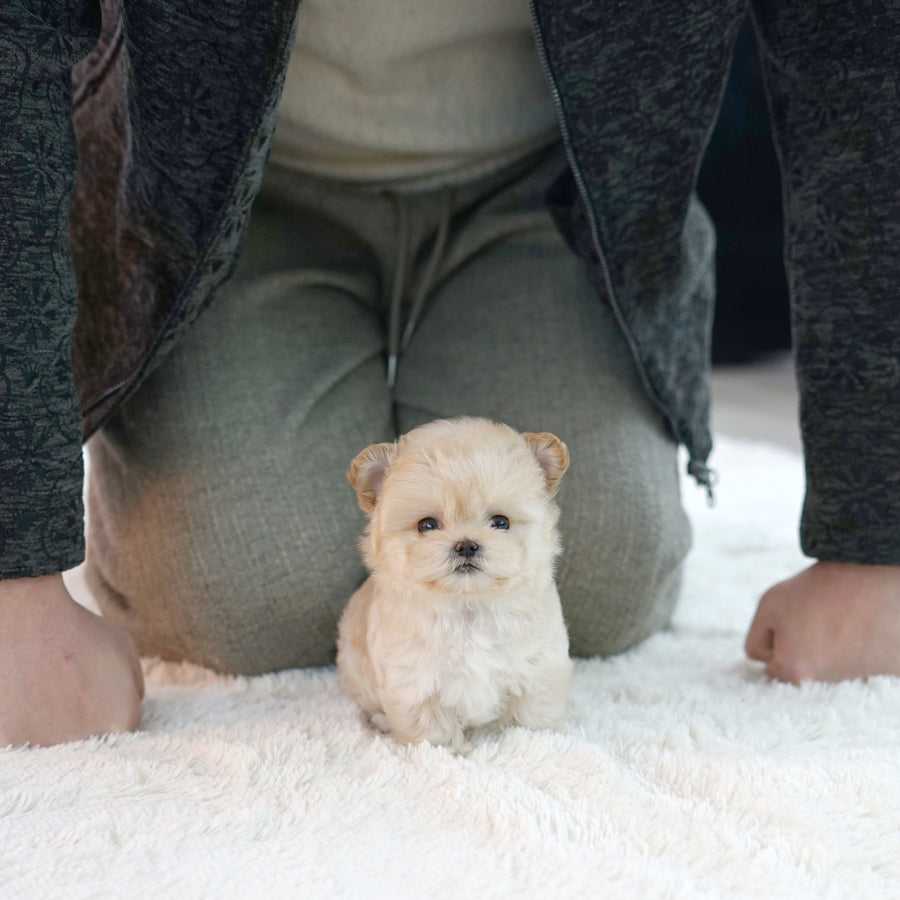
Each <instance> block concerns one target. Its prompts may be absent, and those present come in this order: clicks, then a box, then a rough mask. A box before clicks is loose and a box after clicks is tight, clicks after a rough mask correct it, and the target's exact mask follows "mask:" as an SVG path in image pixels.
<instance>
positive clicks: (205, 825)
mask: <svg viewBox="0 0 900 900" xmlns="http://www.w3.org/2000/svg"><path fill="white" fill-rule="evenodd" d="M713 462H714V465H715V466H716V467H717V468H718V469H719V471H720V473H721V475H722V482H721V485H720V487H719V489H718V503H717V506H716V508H715V509H712V510H710V509H708V508H707V507H706V505H705V498H704V495H703V493H702V492H701V491H699V490H697V489H695V488H693V487H692V486H690V485H688V484H686V485H685V498H686V502H687V504H688V505H689V508H690V511H691V515H692V518H693V520H694V523H695V531H696V549H695V551H694V553H693V555H692V557H691V560H690V570H689V573H688V577H687V583H686V586H685V592H684V599H683V601H682V604H681V608H680V610H679V612H678V615H677V619H676V621H675V625H674V627H673V629H672V630H671V631H670V632H668V633H666V634H662V635H659V636H657V637H655V638H653V639H651V640H650V641H648V642H647V643H645V644H644V645H643V646H641V647H639V648H637V649H635V650H633V651H632V652H630V653H627V654H625V655H623V656H621V657H619V658H616V659H612V660H608V661H601V660H591V661H582V662H579V663H578V664H577V667H576V675H575V685H574V691H573V695H572V701H571V707H570V713H569V718H568V725H567V727H566V729H565V731H564V732H563V733H562V734H550V733H538V734H534V733H529V732H525V731H522V730H511V731H508V732H506V733H505V734H503V735H502V736H500V737H485V738H484V739H481V740H479V741H478V742H477V744H476V748H475V750H474V752H473V753H472V755H471V756H470V757H468V758H466V759H459V758H455V757H453V756H451V755H450V754H449V753H447V752H446V751H444V750H440V749H433V748H431V747H413V748H403V747H399V746H397V745H395V744H394V743H392V741H391V740H390V739H388V738H385V737H383V736H380V735H377V734H373V733H371V732H369V731H367V730H366V729H364V728H363V727H362V725H361V723H360V720H359V717H358V716H357V713H356V709H355V708H354V705H353V704H352V703H351V702H350V701H349V700H348V699H347V698H346V697H344V696H343V695H342V694H341V692H340V691H339V689H338V686H337V679H336V675H335V671H334V670H333V669H323V670H316V671H289V672H284V673H282V674H279V675H272V676H263V677H258V678H223V677H217V676H215V675H213V674H211V673H209V672H207V671H204V670H201V669H196V668H192V667H188V666H173V665H163V664H160V663H158V662H157V663H154V662H148V663H147V682H148V699H147V702H146V709H145V713H144V716H143V719H142V722H141V729H140V731H139V732H138V733H136V734H133V735H122V736H117V737H113V738H107V739H104V740H92V741H87V742H84V743H77V744H69V745H66V746H62V747H56V748H51V749H31V750H28V749H18V750H6V751H0V897H3V898H10V897H24V898H29V900H31V898H42V897H62V898H66V900H70V898H72V900H74V898H82V897H85V898H86V897H92V898H93V897H128V898H132V897H167V896H173V897H178V898H179V900H182V898H195V897H196V898H231V897H234V898H244V897H248V898H249V897H254V898H255V897H265V898H267V900H271V898H279V897H301V898H319V897H324V898H328V897H359V898H380V897H391V898H405V897H408V898H492V897H500V898H506V897H523V898H531V897H534V898H553V897H562V898H570V897H571V898H581V897H585V898H587V897H591V898H593V897H601V898H604V897H613V898H631V897H638V898H652V900H656V898H670V897H671V898H693V897H709V898H743V897H784V898H798V897H809V898H817V900H821V898H858V897H859V898H879V897H900V679H891V678H879V679H874V680H871V681H870V682H868V683H847V684H842V685H838V686H829V685H806V686H803V687H801V688H795V687H791V686H788V685H784V684H778V683H772V682H769V681H768V680H767V679H766V678H765V676H764V674H763V673H762V672H761V670H760V668H759V667H758V666H756V665H752V664H750V663H749V662H746V661H745V660H744V658H743V653H742V644H743V635H744V632H745V630H746V627H747V625H748V623H749V621H750V618H751V615H752V612H753V610H754V608H755V602H756V598H757V596H758V594H759V593H760V591H761V590H762V589H763V588H765V587H766V586H767V585H768V584H769V583H770V582H772V581H773V580H775V579H777V578H779V577H781V576H783V575H786V574H788V573H790V572H792V571H793V570H795V569H797V568H798V567H799V566H801V565H803V564H804V561H803V559H802V557H801V556H800V555H799V552H798V551H797V550H796V537H795V533H796V520H797V514H798V509H799V504H800V499H801V496H800V495H801V489H802V487H801V484H802V473H801V466H800V462H799V460H798V458H797V457H795V456H793V455H791V454H789V453H787V452H785V451H781V450H777V449H774V448H770V447H764V446H759V445H749V444H741V443H737V442H735V441H733V440H725V439H721V440H720V441H719V443H718V447H717V450H716V454H715V456H714V460H713Z"/></svg>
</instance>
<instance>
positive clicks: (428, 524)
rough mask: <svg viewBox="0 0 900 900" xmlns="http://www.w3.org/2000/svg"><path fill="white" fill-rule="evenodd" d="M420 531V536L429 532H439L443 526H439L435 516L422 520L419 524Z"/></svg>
mask: <svg viewBox="0 0 900 900" xmlns="http://www.w3.org/2000/svg"><path fill="white" fill-rule="evenodd" d="M417 527H418V529H419V533H420V534H425V533H426V532H427V531H437V530H438V529H439V528H440V527H441V526H440V525H439V524H438V520H437V519H435V518H434V516H427V517H426V518H424V519H422V521H421V522H419V524H418V526H417Z"/></svg>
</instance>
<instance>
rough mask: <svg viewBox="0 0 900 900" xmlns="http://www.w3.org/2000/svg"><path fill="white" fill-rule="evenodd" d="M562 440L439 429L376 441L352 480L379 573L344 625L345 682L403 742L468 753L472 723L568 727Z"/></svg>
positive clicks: (488, 425) (488, 428)
mask: <svg viewBox="0 0 900 900" xmlns="http://www.w3.org/2000/svg"><path fill="white" fill-rule="evenodd" d="M568 465H569V453H568V450H567V449H566V445H565V444H564V443H563V442H562V441H560V440H559V438H557V437H555V436H554V435H552V434H547V433H543V434H519V433H517V432H516V431H514V430H513V429H512V428H509V427H508V426H506V425H498V424H495V423H493V422H489V421H487V420H485V419H450V420H440V421H436V422H431V423H430V424H428V425H423V426H422V427H420V428H416V429H415V430H413V431H411V432H409V433H408V434H406V435H404V436H403V437H401V438H400V440H399V441H397V442H396V443H392V444H391V443H386V444H373V445H372V446H370V447H367V448H366V449H365V450H363V451H362V452H361V453H360V454H359V455H358V456H357V457H356V458H355V459H354V460H353V462H352V464H351V466H350V471H349V473H348V477H349V479H350V483H351V484H352V485H353V487H354V488H355V490H356V492H357V497H358V499H359V504H360V506H361V507H362V509H363V510H364V511H365V512H366V513H367V515H368V516H369V524H368V528H367V529H366V533H365V536H364V537H363V539H362V542H361V545H360V546H361V549H362V553H363V557H364V559H365V562H366V565H367V567H368V569H369V571H370V573H371V574H370V576H369V578H368V579H367V580H366V581H365V582H364V583H363V585H362V586H361V587H360V588H359V590H358V591H356V593H355V594H354V595H353V597H352V598H351V599H350V603H349V604H348V606H347V609H346V610H345V612H344V614H343V616H342V618H341V621H340V625H339V629H338V633H339V637H338V667H339V669H340V677H341V683H342V685H343V686H344V688H345V690H346V691H347V692H348V693H349V694H350V695H351V696H352V697H354V698H355V699H356V701H357V702H358V703H359V704H360V706H361V707H362V708H363V710H365V711H366V712H367V713H368V714H369V716H370V719H371V721H372V722H373V723H374V724H375V725H376V726H377V727H379V728H381V729H382V730H385V731H388V730H389V731H391V732H392V733H393V734H394V736H395V738H396V739H397V740H398V741H401V742H403V743H417V742H420V741H429V742H431V743H432V744H439V745H446V746H449V747H450V748H451V749H453V750H454V751H456V752H467V751H468V749H469V744H468V743H467V735H466V731H467V729H469V728H471V727H475V726H480V725H487V724H492V723H496V724H499V725H523V726H526V727H528V728H547V727H556V726H558V725H560V724H561V722H562V719H563V716H564V712H565V705H566V700H567V697H568V694H569V688H570V685H571V679H572V663H571V661H570V659H569V642H568V636H567V634H566V628H565V624H564V622H563V616H562V609H561V607H560V603H559V595H558V593H557V591H556V584H555V582H554V572H553V570H554V562H555V559H556V557H557V555H558V553H559V549H560V548H559V535H558V533H557V529H556V523H557V520H558V518H559V510H558V507H557V505H556V503H555V502H554V500H553V497H554V496H555V494H556V490H557V486H558V484H559V481H560V479H561V478H562V476H563V474H564V473H565V471H566V469H567V468H568Z"/></svg>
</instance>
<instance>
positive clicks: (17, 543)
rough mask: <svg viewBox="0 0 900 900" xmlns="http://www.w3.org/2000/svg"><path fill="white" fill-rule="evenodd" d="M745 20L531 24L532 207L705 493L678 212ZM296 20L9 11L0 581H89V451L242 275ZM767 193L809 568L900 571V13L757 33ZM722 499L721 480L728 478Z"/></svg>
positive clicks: (758, 8) (691, 283) (550, 16)
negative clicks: (783, 281) (550, 106)
mask: <svg viewBox="0 0 900 900" xmlns="http://www.w3.org/2000/svg"><path fill="white" fill-rule="evenodd" d="M746 6H747V3H746V0H685V2H681V3H677V4H670V3H660V2H649V0H628V2H624V0H595V2H586V0H532V14H533V18H534V23H535V34H536V38H537V42H538V48H539V51H540V54H541V58H542V62H543V65H544V69H545V73H546V76H547V79H548V83H549V85H550V88H551V90H552V93H553V96H554V100H555V102H556V104H557V110H558V113H559V118H560V124H561V127H562V131H563V136H564V140H565V144H566V150H567V152H568V156H569V161H570V164H571V166H570V171H569V172H568V173H567V175H566V176H565V177H564V178H563V179H562V180H561V181H560V182H559V183H558V184H557V185H556V186H555V187H554V189H553V191H551V194H550V196H549V198H548V201H549V202H550V204H551V205H552V208H553V211H554V213H555V215H556V218H557V221H558V223H559V226H560V228H561V230H562V232H563V233H564V234H565V236H566V238H567V240H568V241H569V243H570V245H571V246H572V248H573V250H574V251H575V252H576V253H578V254H579V255H580V256H581V257H582V258H583V259H584V260H585V262H586V263H587V265H588V267H589V270H590V272H591V275H592V278H593V281H594V283H595V286H596V289H597V293H598V302H606V303H609V304H610V305H611V306H612V308H613V310H614V311H615V314H616V316H617V318H618V320H619V322H620V324H621V326H622V328H623V330H624V333H625V334H626V336H627V338H628V340H629V342H630V344H631V346H632V348H633V350H634V354H635V358H636V359H637V361H638V364H639V367H640V371H641V373H642V376H643V379H644V382H645V387H646V389H647V391H648V394H649V396H650V397H651V399H652V400H653V402H654V403H656V405H657V406H658V407H659V409H660V411H661V412H662V413H663V415H664V416H665V418H666V420H667V421H668V422H669V424H670V427H671V429H672V432H673V434H674V435H675V436H676V438H677V439H678V440H679V441H680V442H682V443H683V444H685V446H686V447H687V449H688V451H689V456H690V462H689V468H690V471H691V472H692V473H693V474H694V475H695V476H696V477H697V479H698V480H699V481H700V482H701V483H708V482H709V480H710V472H709V470H708V469H707V466H706V462H707V458H708V455H709V452H710V448H711V441H710V435H709V428H708V411H709V395H708V390H707V386H706V370H707V360H708V357H709V332H710V319H711V309H712V297H713V283H712V258H713V252H714V243H713V238H712V230H711V227H710V225H709V222H708V220H707V218H706V215H705V213H704V212H703V210H702V209H701V207H700V206H699V204H698V203H696V201H695V200H694V199H693V190H694V186H695V182H696V175H697V170H698V168H699V163H700V159H701V157H702V153H703V150H704V148H705V146H706V142H707V139H708V136H709V134H710V131H711V129H712V126H713V123H714V119H715V115H716V111H717V108H718V103H719V101H720V98H721V94H722V90H723V86H724V82H725V78H726V75H727V70H728V65H729V61H730V55H731V51H732V48H733V44H734V40H735V37H736V34H737V31H738V28H739V26H740V24H741V21H742V18H743V16H744V14H745V11H746ZM296 7H297V0H264V2H262V0H191V2H190V3H184V2H178V0H4V3H3V5H2V6H0V577H17V576H26V575H39V574H45V573H52V572H58V571H60V570H63V569H66V568H68V567H70V566H73V565H75V564H77V563H78V562H79V561H80V560H81V558H82V556H83V508H82V499H81V497H82V462H81V452H80V448H81V442H82V440H83V439H84V438H86V437H87V436H89V435H90V434H91V433H92V432H93V431H94V430H95V429H97V428H98V427H100V426H102V424H103V422H104V421H105V420H106V419H107V417H108V416H109V415H110V414H111V413H112V411H113V410H114V409H115V408H116V407H117V405H118V404H119V403H121V402H122V400H123V399H124V398H125V397H127V396H128V395H129V394H130V393H131V392H132V391H133V390H134V389H135V387H136V386H137V385H138V384H139V383H140V381H141V380H142V378H143V377H144V376H145V375H146V374H147V373H148V372H149V371H150V370H151V369H152V367H153V366H154V365H156V364H157V363H158V362H159V361H160V360H161V359H163V357H164V356H165V352H166V350H167V349H168V348H169V347H171V346H172V343H173V342H174V341H175V340H177V338H178V336H179V334H180V333H181V332H182V331H183V330H184V329H185V328H186V327H187V326H188V325H189V324H190V322H191V321H192V320H193V319H194V318H195V316H196V315H197V313H198V312H199V311H200V310H201V309H202V308H203V306H204V305H205V304H206V303H207V302H209V300H210V299H211V298H212V297H213V296H214V294H215V289H216V287H217V286H218V285H220V284H221V283H222V281H223V280H224V279H225V278H227V277H228V274H229V273H230V271H231V270H232V268H233V265H234V262H235V259H236V256H237V253H238V250H239V245H240V240H241V236H242V233H243V230H244V226H245V224H246V221H247V218H248V215H249V210H250V206H251V204H252V201H253V197H254V195H255V192H256V190H257V188H258V185H259V182H260V178H261V173H262V169H263V166H264V164H265V157H266V152H267V148H268V142H269V137H270V134H271V131H272V128H273V126H274V119H275V110H276V105H277V101H278V97H279V94H280V89H281V83H282V79H283V75H284V68H285V65H286V61H287V57H288V54H289V51H290V47H291V44H292V39H293V35H292V30H293V26H294V21H295V13H296ZM754 15H755V19H756V25H757V30H758V34H759V38H760V44H761V47H762V55H763V60H762V61H763V68H764V71H765V74H766V81H767V87H768V90H769V97H770V104H771V110H772V118H773V122H774V125H775V130H776V139H777V148H778V152H779V158H780V160H781V165H782V175H783V193H784V204H785V218H786V252H785V257H786V264H787V269H788V276H789V281H790V287H791V294H792V306H793V328H794V347H795V355H796V360H797V371H798V381H799V386H800V391H801V420H802V421H801V424H802V429H803V436H804V444H805V451H806V466H807V495H806V500H805V504H804V510H803V519H802V524H801V538H802V543H803V547H804V550H805V551H806V552H807V553H808V554H809V555H810V556H813V557H818V558H823V559H832V560H844V561H858V562H866V563H887V564H894V565H898V564H900V297H898V292H900V164H898V158H897V150H896V148H897V147H898V146H900V133H898V132H900V129H898V121H900V75H898V60H900V12H898V9H897V5H896V3H891V2H887V0H885V2H880V3H879V2H862V0H859V2H848V0H818V2H816V3H810V2H804V0H790V2H781V3H775V2H771V3H762V2H759V3H758V4H756V5H755V8H754ZM726 474H727V473H726Z"/></svg>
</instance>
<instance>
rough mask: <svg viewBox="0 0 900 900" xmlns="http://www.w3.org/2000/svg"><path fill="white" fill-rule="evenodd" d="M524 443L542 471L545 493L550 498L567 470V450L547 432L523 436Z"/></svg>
mask: <svg viewBox="0 0 900 900" xmlns="http://www.w3.org/2000/svg"><path fill="white" fill-rule="evenodd" d="M522 437H523V438H525V443H526V444H528V446H529V447H530V448H531V452H532V453H533V454H534V456H535V459H537V461H538V465H539V466H540V467H541V468H542V469H543V470H544V480H545V481H546V482H547V493H548V494H549V495H550V496H551V497H552V496H554V495H555V494H556V491H557V489H558V488H559V482H560V479H561V478H562V477H563V475H565V474H566V469H568V468H569V448H568V447H567V446H566V445H565V444H564V443H563V442H562V441H561V440H560V439H559V438H558V437H557V436H556V435H555V434H550V432H549V431H542V432H540V433H539V434H530V433H529V434H523V435H522Z"/></svg>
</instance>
